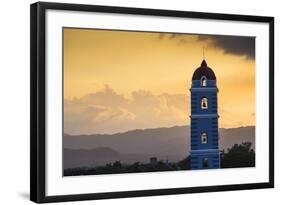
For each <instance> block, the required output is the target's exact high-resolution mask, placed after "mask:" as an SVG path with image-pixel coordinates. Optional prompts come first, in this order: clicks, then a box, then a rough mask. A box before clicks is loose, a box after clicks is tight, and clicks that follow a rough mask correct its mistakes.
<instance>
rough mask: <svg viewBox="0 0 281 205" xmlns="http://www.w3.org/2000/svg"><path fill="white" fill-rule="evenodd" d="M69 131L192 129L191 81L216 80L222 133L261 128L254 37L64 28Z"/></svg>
mask: <svg viewBox="0 0 281 205" xmlns="http://www.w3.org/2000/svg"><path fill="white" fill-rule="evenodd" d="M63 35H64V42H63V45H64V52H63V53H64V56H63V57H64V132H65V133H68V134H91V133H93V134H94V133H117V132H124V131H128V130H133V129H145V128H156V127H171V126H176V125H189V124H190V119H189V114H190V99H189V98H190V92H189V88H190V86H191V78H192V74H193V72H194V71H195V69H196V68H197V67H199V66H200V64H201V61H202V59H203V48H204V51H205V52H204V53H205V59H206V61H207V63H208V66H209V67H211V68H212V69H213V71H214V72H215V74H216V77H217V85H218V88H219V93H218V110H219V115H220V118H219V127H221V128H230V127H240V126H247V125H255V57H254V53H255V50H254V49H255V39H254V37H233V36H211V35H196V34H168V33H166V34H163V33H162V34H160V33H149V32H128V31H110V30H89V29H88V30H87V29H71V28H64V30H63Z"/></svg>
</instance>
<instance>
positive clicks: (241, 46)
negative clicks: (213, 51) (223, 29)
mask: <svg viewBox="0 0 281 205" xmlns="http://www.w3.org/2000/svg"><path fill="white" fill-rule="evenodd" d="M198 41H208V42H209V45H210V46H214V47H217V48H221V49H223V51H224V52H225V53H227V54H234V55H240V56H245V57H247V58H249V59H254V58H255V37H244V36H217V35H198Z"/></svg>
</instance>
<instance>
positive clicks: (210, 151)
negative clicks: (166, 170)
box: [190, 60, 220, 169]
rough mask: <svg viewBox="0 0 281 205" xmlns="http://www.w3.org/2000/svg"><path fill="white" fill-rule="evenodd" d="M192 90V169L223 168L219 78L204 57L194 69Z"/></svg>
mask: <svg viewBox="0 0 281 205" xmlns="http://www.w3.org/2000/svg"><path fill="white" fill-rule="evenodd" d="M190 92H191V115H190V118H191V129H190V132H191V133H190V136H191V137H190V139H191V143H190V145H191V149H190V150H191V152H190V167H191V169H215V168H220V154H219V133H218V118H219V116H218V103H217V92H218V88H217V81H216V76H215V73H214V71H213V70H212V69H211V68H209V67H208V65H207V62H206V61H205V60H203V61H202V63H201V66H200V67H199V68H197V69H196V70H195V72H194V73H193V77H192V85H191V88H190Z"/></svg>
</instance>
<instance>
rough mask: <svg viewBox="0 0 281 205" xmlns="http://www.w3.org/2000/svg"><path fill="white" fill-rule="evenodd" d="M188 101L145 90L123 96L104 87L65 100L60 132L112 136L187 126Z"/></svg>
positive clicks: (185, 98) (183, 96) (185, 97)
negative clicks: (135, 131) (130, 131)
mask: <svg viewBox="0 0 281 205" xmlns="http://www.w3.org/2000/svg"><path fill="white" fill-rule="evenodd" d="M188 102H189V97H188V96H187V95H184V94H167V93H164V94H161V95H154V94H153V93H151V92H148V91H145V90H138V91H133V92H132V93H131V95H130V96H128V97H125V96H124V95H121V94H118V93H116V92H115V91H114V90H113V89H112V88H110V87H109V86H108V85H105V86H104V88H103V89H102V90H99V91H97V92H93V93H89V94H87V95H85V96H83V97H81V98H74V99H65V101H64V131H65V133H69V134H87V133H88V134H90V133H116V132H123V131H127V130H132V129H145V128H150V127H169V126H174V125H181V124H187V117H188Z"/></svg>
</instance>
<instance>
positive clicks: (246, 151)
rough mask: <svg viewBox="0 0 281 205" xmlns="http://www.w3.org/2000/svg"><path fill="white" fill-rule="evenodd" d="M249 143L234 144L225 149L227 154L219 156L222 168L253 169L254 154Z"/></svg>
mask: <svg viewBox="0 0 281 205" xmlns="http://www.w3.org/2000/svg"><path fill="white" fill-rule="evenodd" d="M251 146H252V143H251V142H243V143H242V144H239V145H238V144H235V145H233V146H232V147H231V148H229V149H227V152H226V153H224V150H223V153H222V155H221V167H222V168H235V167H254V166H255V152H254V150H253V149H251Z"/></svg>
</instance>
